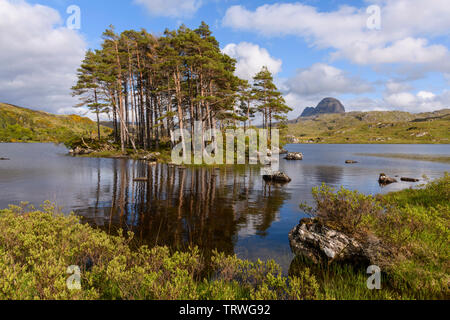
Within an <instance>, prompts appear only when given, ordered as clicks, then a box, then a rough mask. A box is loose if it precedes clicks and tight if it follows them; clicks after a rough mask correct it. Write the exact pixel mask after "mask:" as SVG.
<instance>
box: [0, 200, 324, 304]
mask: <svg viewBox="0 0 450 320" xmlns="http://www.w3.org/2000/svg"><path fill="white" fill-rule="evenodd" d="M132 239H133V235H132V234H131V233H130V234H128V235H127V237H125V236H123V235H119V236H110V235H108V234H106V233H104V232H102V231H100V230H95V229H93V228H91V227H90V226H88V225H84V224H81V223H80V222H79V219H78V218H77V217H76V216H74V215H70V216H64V215H62V214H59V213H58V210H57V209H56V208H55V207H54V206H53V205H51V204H50V203H46V204H45V205H43V206H42V209H41V210H36V209H35V208H33V207H30V206H27V205H26V204H23V205H22V206H20V207H17V206H11V207H10V208H9V209H7V210H1V211H0V299H52V300H53V299H108V300H110V299H113V300H115V299H129V300H136V299H137V300H141V299H157V300H178V299H183V300H184V299H188V300H191V299H192V300H194V299H195V300H203V299H205V300H206V299H232V300H236V299H250V298H252V299H313V298H315V297H316V292H317V283H316V282H315V279H314V277H313V276H312V275H311V274H309V272H308V271H305V272H304V273H303V274H302V275H300V276H297V277H292V278H286V277H283V276H282V273H281V269H280V267H279V266H278V265H276V264H275V263H274V262H273V261H269V262H265V263H264V262H260V261H259V262H257V263H252V262H249V261H243V260H240V259H237V258H236V257H227V256H225V255H223V254H220V253H217V252H216V253H215V254H214V256H213V257H212V260H211V261H212V262H211V263H208V262H206V261H205V259H203V257H202V256H201V255H200V253H199V250H198V249H197V248H192V249H189V250H187V251H186V252H171V250H169V249H168V248H166V247H155V248H152V249H150V248H148V247H146V246H143V247H140V248H138V249H134V250H133V249H132V248H131V246H130V242H131V241H132ZM72 265H76V266H79V267H80V269H81V290H73V291H70V290H69V289H68V288H67V286H66V281H67V279H68V277H69V275H68V274H67V273H66V271H67V268H68V267H69V266H72ZM205 270H207V271H209V274H211V275H212V276H205V275H204V274H206V273H205Z"/></svg>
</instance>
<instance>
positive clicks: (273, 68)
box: [222, 42, 283, 80]
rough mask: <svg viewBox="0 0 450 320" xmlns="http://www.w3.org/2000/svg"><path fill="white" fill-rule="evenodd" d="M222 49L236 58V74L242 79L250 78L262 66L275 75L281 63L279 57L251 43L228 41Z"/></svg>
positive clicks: (279, 69)
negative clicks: (274, 56)
mask: <svg viewBox="0 0 450 320" xmlns="http://www.w3.org/2000/svg"><path fill="white" fill-rule="evenodd" d="M222 51H223V53H225V54H227V55H229V56H230V57H232V58H234V59H236V60H237V64H236V75H237V76H238V77H240V78H242V79H247V80H252V79H253V77H254V76H255V75H256V74H257V73H258V72H259V71H261V68H262V67H264V66H266V67H267V68H268V69H269V71H270V72H272V74H274V75H276V74H277V73H279V72H280V71H281V66H282V64H283V62H282V61H281V60H280V59H276V58H273V57H272V56H271V55H270V53H269V52H268V51H267V50H266V49H264V48H261V47H260V46H258V45H257V44H253V43H248V42H241V43H239V44H235V43H230V44H228V45H227V46H226V47H225V48H224V49H223V50H222Z"/></svg>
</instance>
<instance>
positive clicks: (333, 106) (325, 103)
mask: <svg viewBox="0 0 450 320" xmlns="http://www.w3.org/2000/svg"><path fill="white" fill-rule="evenodd" d="M332 113H345V108H344V105H343V104H342V103H341V102H340V101H339V100H337V99H335V98H325V99H323V100H322V101H321V102H320V103H319V104H318V105H317V107H316V108H306V109H305V110H304V111H303V113H302V115H301V116H300V117H302V118H305V117H311V116H316V115H319V114H332Z"/></svg>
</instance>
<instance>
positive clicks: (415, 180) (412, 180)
mask: <svg viewBox="0 0 450 320" xmlns="http://www.w3.org/2000/svg"><path fill="white" fill-rule="evenodd" d="M400 180H401V181H404V182H419V181H420V180H419V179H414V178H406V177H402V178H401V179H400Z"/></svg>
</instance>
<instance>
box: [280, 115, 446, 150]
mask: <svg viewBox="0 0 450 320" xmlns="http://www.w3.org/2000/svg"><path fill="white" fill-rule="evenodd" d="M449 128H450V109H444V110H440V111H436V112H431V113H420V114H412V113H408V112H400V111H387V112H381V111H380V112H378V111H376V112H349V113H345V114H324V115H318V116H314V117H308V118H299V119H297V120H293V121H290V122H289V124H288V130H287V132H288V133H287V134H288V135H289V136H290V137H289V140H290V142H291V143H390V144H395V143H412V144H421V143H423V144H425V143H430V144H448V143H450V130H449Z"/></svg>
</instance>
